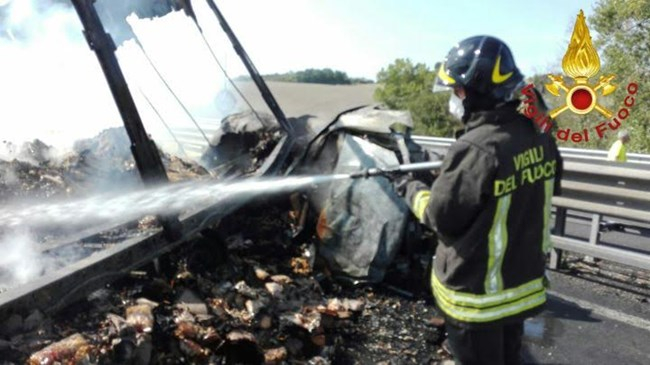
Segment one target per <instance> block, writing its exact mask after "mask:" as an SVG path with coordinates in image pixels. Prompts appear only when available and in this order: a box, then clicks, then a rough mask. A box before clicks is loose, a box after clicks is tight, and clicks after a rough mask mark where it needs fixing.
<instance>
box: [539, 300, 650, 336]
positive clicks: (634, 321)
mask: <svg viewBox="0 0 650 365" xmlns="http://www.w3.org/2000/svg"><path fill="white" fill-rule="evenodd" d="M547 293H548V294H549V295H550V296H551V297H557V298H560V299H562V300H565V301H567V302H571V303H573V304H576V305H578V306H579V307H581V308H583V309H588V310H590V311H591V312H592V313H595V314H598V315H600V316H602V317H605V318H609V319H611V320H614V321H618V322H623V323H625V324H629V325H630V326H634V327H637V328H641V329H643V330H646V331H649V332H650V321H649V320H647V319H643V318H641V317H637V316H633V315H629V314H625V313H622V312H619V311H616V310H613V309H609V308H606V307H603V306H601V305H598V304H594V303H591V302H588V301H586V300H582V299H577V298H574V297H571V296H568V295H564V294H560V293H558V292H556V291H553V290H547Z"/></svg>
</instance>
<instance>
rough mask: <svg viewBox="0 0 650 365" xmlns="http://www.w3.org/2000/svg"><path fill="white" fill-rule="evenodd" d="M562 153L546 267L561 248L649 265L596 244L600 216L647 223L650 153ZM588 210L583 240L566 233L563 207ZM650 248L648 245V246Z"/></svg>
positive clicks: (432, 144)
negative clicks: (615, 157)
mask: <svg viewBox="0 0 650 365" xmlns="http://www.w3.org/2000/svg"><path fill="white" fill-rule="evenodd" d="M413 139H414V141H415V142H417V143H418V144H420V145H421V146H423V147H425V148H428V149H432V150H434V151H436V152H439V153H440V152H442V153H444V151H445V150H446V149H447V148H449V146H450V145H451V143H453V141H454V140H453V139H451V138H437V137H424V136H414V137H413ZM560 153H561V154H562V157H563V158H564V160H565V162H564V175H563V176H562V196H559V197H554V198H553V206H554V207H555V227H554V228H553V232H552V238H553V242H554V246H555V248H554V249H553V251H552V253H551V261H550V267H551V268H557V267H558V266H559V264H560V261H561V258H562V251H563V250H566V251H571V252H577V253H581V254H584V255H587V256H590V257H598V258H601V259H605V260H609V261H613V262H617V263H621V264H625V265H629V266H633V267H638V268H642V269H646V270H650V253H640V252H638V251H635V250H631V249H626V248H623V247H611V246H606V245H602V244H600V238H601V224H602V223H603V216H606V217H608V218H609V217H611V218H614V219H615V218H620V219H625V220H630V221H633V222H640V223H650V155H641V154H633V155H634V157H633V158H632V154H628V157H630V159H629V160H630V161H634V162H630V163H626V164H624V165H621V164H615V163H611V162H606V161H604V159H605V158H606V156H607V152H606V151H597V150H584V149H575V148H560ZM569 210H570V211H577V212H583V213H587V214H588V215H590V218H591V223H590V233H589V237H588V238H587V239H586V240H580V239H575V238H570V237H566V235H565V233H566V224H567V215H568V214H567V211H569ZM648 251H649V252H650V247H649V248H648Z"/></svg>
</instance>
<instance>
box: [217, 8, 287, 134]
mask: <svg viewBox="0 0 650 365" xmlns="http://www.w3.org/2000/svg"><path fill="white" fill-rule="evenodd" d="M207 2H208V6H210V9H212V12H213V13H214V15H215V16H216V17H217V19H218V20H219V24H221V28H222V29H223V31H224V32H225V33H226V35H227V36H228V39H230V42H231V43H232V46H233V48H234V49H235V52H237V55H238V56H239V58H241V60H242V62H243V63H244V66H246V69H247V70H248V73H249V74H250V76H251V78H252V79H253V82H255V85H256V86H257V88H258V89H259V90H260V93H261V94H262V98H263V99H264V101H265V102H266V105H268V107H269V109H270V110H271V112H272V113H273V116H275V119H277V120H278V122H279V123H280V125H281V126H282V128H283V129H284V130H285V132H287V133H288V134H289V136H291V137H293V136H294V130H293V126H292V125H291V124H289V121H288V120H287V117H286V116H285V115H284V112H283V111H282V108H280V105H279V104H278V102H277V101H276V100H275V97H274V96H273V93H271V90H270V89H269V87H268V85H266V82H265V81H264V79H263V78H262V76H260V73H259V72H258V71H257V68H255V65H254V64H253V61H252V60H251V59H250V57H248V53H247V52H246V50H245V49H244V47H243V46H242V45H241V43H240V42H239V39H237V36H236V35H235V33H234V32H233V31H232V29H231V28H230V25H229V24H228V22H227V21H226V18H225V17H224V16H223V14H221V11H220V10H219V8H218V7H217V4H215V3H214V1H213V0H207Z"/></svg>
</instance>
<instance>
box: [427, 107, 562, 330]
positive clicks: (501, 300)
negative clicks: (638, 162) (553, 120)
mask: <svg viewBox="0 0 650 365" xmlns="http://www.w3.org/2000/svg"><path fill="white" fill-rule="evenodd" d="M516 106H517V102H512V103H506V104H503V105H501V106H499V107H497V108H496V109H495V110H492V111H483V112H476V113H473V114H472V115H471V117H470V119H469V120H468V122H467V124H466V126H467V132H466V133H465V134H464V135H463V136H462V137H460V138H459V139H458V140H457V141H456V142H455V143H454V144H453V145H452V146H451V147H450V149H449V152H448V154H447V155H446V157H445V160H444V163H443V166H442V169H441V172H440V175H439V176H438V178H437V179H436V181H435V183H434V184H433V187H432V189H431V193H430V200H429V204H428V205H427V206H426V210H425V211H424V213H425V215H426V217H423V218H424V221H425V222H427V223H429V224H430V225H431V226H432V227H433V228H434V229H435V231H436V232H437V233H438V235H439V239H440V244H439V245H438V248H437V251H436V255H435V261H434V265H433V271H432V275H431V279H432V287H433V292H434V295H435V297H436V301H437V304H438V306H439V307H440V309H442V311H443V312H444V313H445V314H446V316H447V318H448V320H451V321H453V322H457V324H459V325H465V326H472V325H477V326H479V325H482V324H494V323H500V322H509V321H513V320H520V319H522V318H524V317H526V316H529V315H531V314H533V313H534V312H536V311H538V310H539V309H541V307H542V306H543V304H544V303H545V300H546V294H545V286H544V271H545V258H546V253H548V251H549V250H550V248H551V246H550V245H551V243H550V231H549V218H550V212H551V196H552V195H553V193H554V191H555V193H556V194H557V193H558V192H559V181H560V178H559V176H560V175H561V171H562V160H561V158H560V154H559V152H558V149H557V145H556V143H555V140H554V139H553V138H552V137H551V136H550V135H548V134H546V133H541V132H539V131H538V130H537V128H536V127H535V125H534V123H533V122H532V121H531V120H529V119H528V118H526V117H524V116H523V115H521V114H520V113H518V112H517V110H516ZM427 195H428V194H427Z"/></svg>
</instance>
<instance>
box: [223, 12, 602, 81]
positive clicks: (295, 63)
mask: <svg viewBox="0 0 650 365" xmlns="http://www.w3.org/2000/svg"><path fill="white" fill-rule="evenodd" d="M595 3H596V1H590V0H570V1H567V0H529V1H521V0H516V1H515V0H490V1H479V0H475V1H461V0H456V1H439V0H435V1H434V0H403V1H396V0H354V1H351V0H274V1H265V0H223V1H219V2H218V4H219V5H220V7H221V9H222V12H223V13H224V14H225V16H226V18H227V19H228V21H229V23H230V25H231V27H232V28H233V30H234V31H235V32H236V33H237V35H238V36H239V38H240V41H241V42H242V43H243V45H244V47H245V48H246V49H247V50H248V52H249V53H250V55H251V58H252V59H253V61H254V62H255V63H256V66H257V68H258V69H260V71H261V72H263V73H271V72H285V71H290V70H300V69H304V68H309V67H313V68H322V67H330V68H333V69H339V70H342V71H345V72H347V73H348V74H349V75H350V76H354V77H366V78H371V79H374V78H375V77H376V74H377V72H378V71H379V70H380V69H381V68H382V67H385V66H387V65H389V64H390V63H391V62H393V61H394V60H395V59H397V58H410V59H411V60H413V61H415V62H421V63H425V64H427V65H429V66H431V67H432V66H433V65H434V64H435V63H436V62H438V61H440V60H442V58H444V56H445V55H446V54H447V52H448V51H449V49H450V48H451V47H453V45H455V44H456V43H457V42H458V41H460V40H462V39H464V38H467V37H470V36H473V35H479V34H487V35H492V36H496V37H498V38H500V39H502V40H503V41H505V42H506V43H507V44H508V45H509V46H510V48H511V50H512V51H513V53H514V55H515V61H516V63H517V64H518V66H519V68H520V69H521V70H522V72H524V73H525V74H527V75H531V74H533V73H536V72H547V71H548V70H549V69H552V68H558V67H559V62H560V60H561V58H562V56H563V55H564V52H565V51H566V47H567V44H568V39H569V37H570V35H571V30H572V29H573V24H574V22H575V19H576V16H577V14H578V12H579V11H580V9H582V10H584V12H585V15H586V16H587V19H589V16H590V15H591V14H592V12H593V7H594V6H595ZM592 32H593V31H592ZM593 35H594V34H592V36H593Z"/></svg>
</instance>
